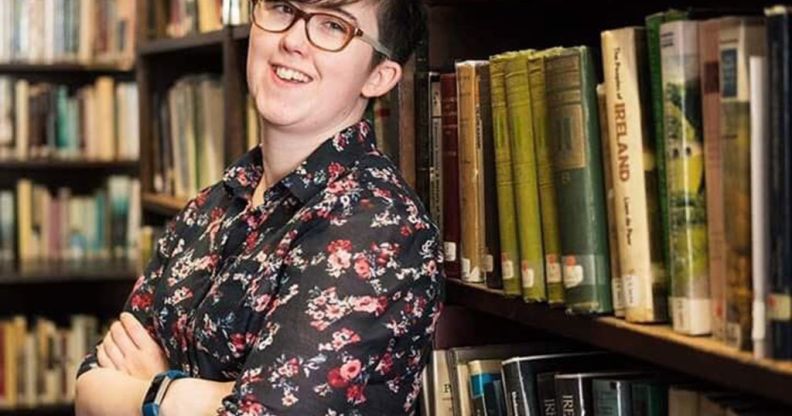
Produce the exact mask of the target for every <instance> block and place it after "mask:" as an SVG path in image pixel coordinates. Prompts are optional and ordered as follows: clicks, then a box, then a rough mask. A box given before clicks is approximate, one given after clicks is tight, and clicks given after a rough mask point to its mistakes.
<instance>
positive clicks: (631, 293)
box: [622, 274, 643, 308]
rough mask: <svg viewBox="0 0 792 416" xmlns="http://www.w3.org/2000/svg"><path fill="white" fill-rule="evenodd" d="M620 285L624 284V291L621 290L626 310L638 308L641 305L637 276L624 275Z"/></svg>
mask: <svg viewBox="0 0 792 416" xmlns="http://www.w3.org/2000/svg"><path fill="white" fill-rule="evenodd" d="M622 284H624V289H623V290H622V295H623V296H624V305H625V306H626V307H628V308H640V307H641V305H642V304H643V303H642V299H641V286H640V284H641V282H640V280H639V278H638V276H636V275H634V274H625V275H624V276H623V277H622Z"/></svg>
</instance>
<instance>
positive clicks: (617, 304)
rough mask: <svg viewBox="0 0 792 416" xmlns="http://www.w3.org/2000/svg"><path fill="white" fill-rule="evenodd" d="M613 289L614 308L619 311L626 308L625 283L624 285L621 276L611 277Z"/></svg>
mask: <svg viewBox="0 0 792 416" xmlns="http://www.w3.org/2000/svg"><path fill="white" fill-rule="evenodd" d="M611 290H612V291H613V296H612V297H613V309H614V310H617V311H618V310H622V309H624V285H622V279H621V278H619V277H614V278H612V279H611Z"/></svg>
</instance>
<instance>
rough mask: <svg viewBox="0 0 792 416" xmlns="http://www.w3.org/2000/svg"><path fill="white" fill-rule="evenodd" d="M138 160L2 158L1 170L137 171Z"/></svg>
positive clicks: (0, 160) (16, 171)
mask: <svg viewBox="0 0 792 416" xmlns="http://www.w3.org/2000/svg"><path fill="white" fill-rule="evenodd" d="M137 169H138V161H137V160H80V159H30V160H19V159H0V171H14V173H16V174H19V173H24V172H31V171H53V170H57V171H63V170H79V171H84V170H104V171H118V172H136V171H137Z"/></svg>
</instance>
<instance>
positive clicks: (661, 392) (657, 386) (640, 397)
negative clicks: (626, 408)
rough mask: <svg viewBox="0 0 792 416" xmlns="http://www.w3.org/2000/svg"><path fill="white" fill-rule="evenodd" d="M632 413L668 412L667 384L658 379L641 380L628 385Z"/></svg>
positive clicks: (657, 415)
mask: <svg viewBox="0 0 792 416" xmlns="http://www.w3.org/2000/svg"><path fill="white" fill-rule="evenodd" d="M630 397H631V399H632V406H631V407H632V412H631V413H632V414H633V415H638V416H665V415H667V414H668V385H666V384H665V383H663V382H660V381H653V380H643V381H636V382H633V383H631V385H630Z"/></svg>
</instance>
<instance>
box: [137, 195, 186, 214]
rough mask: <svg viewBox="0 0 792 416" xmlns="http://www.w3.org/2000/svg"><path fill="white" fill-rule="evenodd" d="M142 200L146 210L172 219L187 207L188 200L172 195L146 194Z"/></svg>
mask: <svg viewBox="0 0 792 416" xmlns="http://www.w3.org/2000/svg"><path fill="white" fill-rule="evenodd" d="M142 199H143V209H144V210H150V211H153V212H156V213H158V214H162V215H167V216H171V217H172V216H175V215H176V214H178V213H179V211H181V210H182V209H184V207H185V206H187V200H185V199H181V198H176V197H174V196H170V195H163V194H154V193H144V194H143V197H142Z"/></svg>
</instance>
